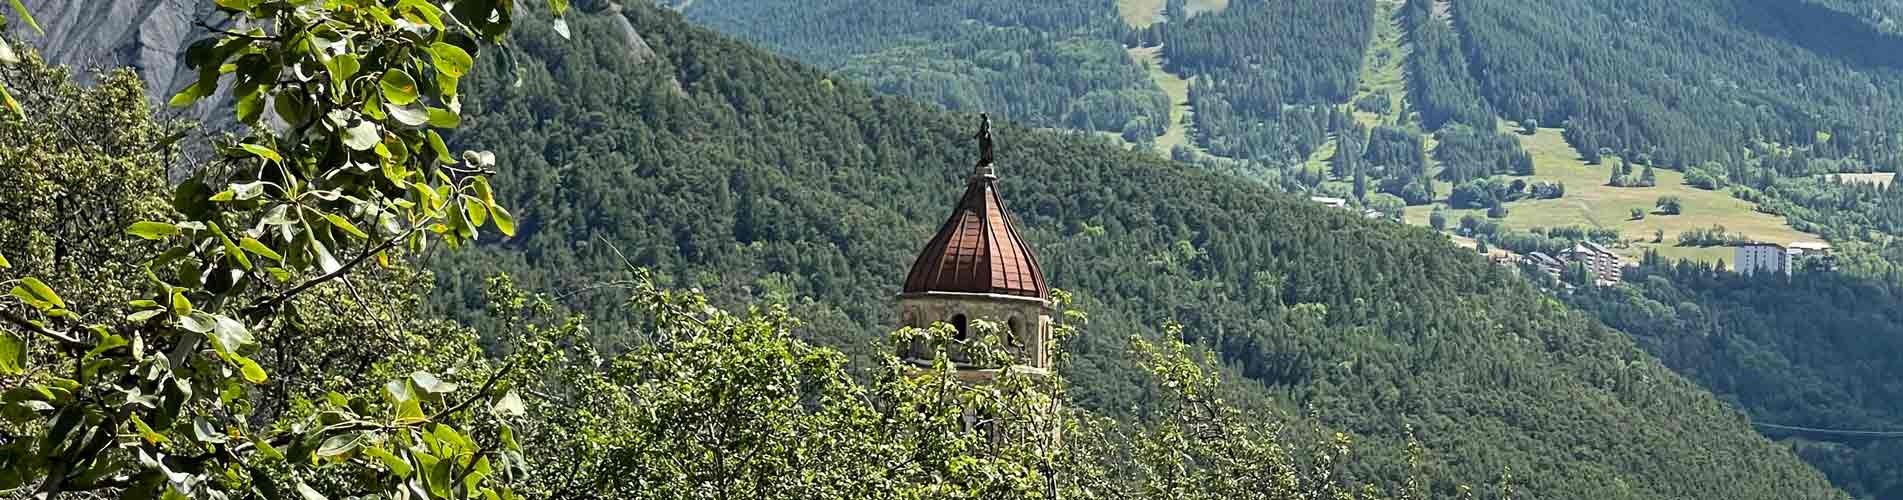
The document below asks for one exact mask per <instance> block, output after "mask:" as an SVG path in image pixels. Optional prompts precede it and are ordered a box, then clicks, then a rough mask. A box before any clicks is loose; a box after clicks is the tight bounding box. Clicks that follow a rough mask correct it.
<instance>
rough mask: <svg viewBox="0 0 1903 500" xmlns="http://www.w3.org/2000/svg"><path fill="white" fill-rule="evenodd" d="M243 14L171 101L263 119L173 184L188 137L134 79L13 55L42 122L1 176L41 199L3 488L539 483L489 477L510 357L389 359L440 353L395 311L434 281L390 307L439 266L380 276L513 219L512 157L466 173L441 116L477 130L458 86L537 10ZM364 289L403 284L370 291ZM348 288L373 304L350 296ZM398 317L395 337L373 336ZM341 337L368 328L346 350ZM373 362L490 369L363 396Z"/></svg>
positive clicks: (313, 491)
mask: <svg viewBox="0 0 1903 500" xmlns="http://www.w3.org/2000/svg"><path fill="white" fill-rule="evenodd" d="M15 5H16V6H17V5H18V3H17V2H16V3H15ZM218 7H219V9H220V10H221V11H223V12H224V13H225V14H227V15H229V16H231V18H232V19H233V20H234V23H233V26H234V27H233V28H231V29H214V30H213V33H212V34H213V37H212V38H209V39H206V40H202V41H200V42H198V43H196V44H194V45H193V46H192V47H191V49H190V50H189V51H188V52H187V55H186V59H187V61H186V62H187V64H189V65H190V66H191V67H193V68H195V69H196V70H197V71H198V73H199V78H198V80H197V82H196V83H194V84H193V85H191V86H190V87H188V88H186V89H185V90H184V91H182V92H180V93H179V94H178V95H177V96H175V97H173V98H172V99H171V102H172V104H174V105H186V104H189V103H191V102H192V101H194V100H196V99H199V98H202V97H204V96H207V95H210V94H211V93H212V91H213V90H214V89H216V88H217V87H219V86H220V85H222V84H229V85H232V86H233V88H234V92H233V93H234V94H235V95H236V96H237V101H236V103H235V107H234V111H235V113H236V114H237V118H238V121H239V122H240V123H241V124H243V125H245V126H247V128H248V130H247V131H246V132H245V134H244V135H242V136H240V137H227V138H225V139H222V140H219V141H217V144H216V148H217V155H218V156H217V157H216V158H214V159H212V161H211V162H210V163H208V164H205V165H202V166H200V167H199V168H198V169H197V171H196V173H195V174H194V176H193V177H192V178H190V179H188V180H186V181H184V182H181V183H179V184H177V185H175V186H169V193H167V191H168V189H167V188H168V186H166V185H165V183H164V181H163V177H162V176H160V175H158V169H159V167H160V166H162V165H165V164H167V162H168V161H170V159H169V158H167V157H164V156H162V155H160V154H159V153H161V152H164V151H167V150H169V148H170V146H171V144H172V143H173V142H175V141H177V140H179V139H180V138H182V137H183V136H184V135H186V134H184V133H183V132H182V131H180V132H179V133H177V134H174V135H170V136H162V134H165V133H166V132H168V130H166V127H164V126H161V125H159V124H156V123H154V122H153V121H152V120H151V118H150V115H149V114H148V113H147V111H145V105H144V103H145V99H144V97H143V96H142V95H140V92H139V91H138V89H140V88H141V87H140V86H139V85H138V84H137V82H136V81H135V80H134V79H133V78H132V77H131V76H129V74H127V73H123V72H122V73H116V74H114V75H110V76H108V77H107V78H106V79H105V80H104V82H103V84H102V85H101V86H100V87H99V88H97V89H94V90H80V89H77V88H74V87H73V86H72V84H70V83H68V82H67V79H66V77H65V75H64V74H63V73H62V72H60V71H58V70H54V69H51V68H48V67H46V66H44V65H42V64H40V63H39V61H37V58H36V56H32V55H31V54H29V56H28V60H27V61H26V63H25V64H22V65H15V66H10V67H9V68H8V69H6V70H5V71H6V72H5V73H4V76H6V79H7V80H8V82H9V83H8V85H9V87H12V86H14V85H18V86H19V87H18V89H19V92H20V93H21V94H22V101H24V103H25V105H26V106H25V107H27V108H29V109H32V110H35V113H33V114H31V115H29V114H26V113H14V114H11V115H8V116H5V117H4V118H0V119H4V120H5V121H0V127H4V128H5V129H6V133H5V134H4V138H3V139H0V141H5V146H4V147H0V152H4V154H5V155H6V156H7V157H8V158H7V159H6V161H5V162H4V164H5V165H7V170H6V172H5V173H4V174H0V175H5V176H6V177H7V178H8V179H7V180H8V181H9V182H6V183H5V186H6V189H7V190H9V192H8V195H7V196H6V199H7V200H8V201H7V203H9V204H14V203H18V204H19V205H20V206H19V207H17V209H9V210H8V211H7V212H6V213H5V217H6V218H7V219H8V220H7V221H6V222H4V223H0V225H4V226H9V227H11V228H12V229H15V230H14V231H7V232H6V235H5V236H0V238H4V239H5V240H4V243H5V244H4V245H0V248H5V250H4V252H3V253H4V254H10V255H13V256H15V257H16V258H18V259H20V260H21V261H22V262H23V264H22V267H21V269H20V271H21V272H18V273H14V272H9V274H8V275H7V276H6V277H5V278H6V281H5V283H6V284H7V285H8V286H11V291H10V294H9V295H10V296H9V299H8V300H7V301H5V302H4V303H0V319H4V320H5V321H4V323H3V324H4V326H3V327H0V328H4V331H0V359H5V360H6V362H5V363H3V364H0V375H4V376H5V377H6V379H5V390H6V393H5V399H4V401H5V405H4V406H3V407H0V410H3V411H4V413H5V417H6V420H7V423H8V425H7V428H6V429H5V434H6V436H7V437H8V439H6V440H5V444H4V452H3V453H0V490H12V489H16V488H26V491H30V492H31V493H32V494H33V495H34V496H36V497H52V496H55V495H58V494H60V493H62V492H67V491H98V490H105V491H114V492H116V493H117V494H118V495H120V496H125V497H130V498H146V497H177V496H188V497H213V498H222V497H229V496H245V495H250V494H256V495H261V496H265V497H279V496H284V495H285V494H286V492H291V491H295V492H297V494H300V495H302V496H304V497H306V498H320V497H323V496H325V492H326V491H329V492H331V493H332V494H342V495H349V496H360V495H369V494H378V495H387V496H406V497H407V496H414V497H418V498H450V497H466V496H489V497H497V496H501V497H511V496H513V494H512V493H511V492H510V491H509V490H508V489H507V488H503V489H501V490H499V491H498V490H497V489H495V488H493V487H492V486H491V484H490V483H487V482H485V479H486V478H487V477H488V476H490V475H492V474H495V473H497V472H508V471H509V470H510V469H512V468H517V467H519V463H520V460H519V459H511V457H512V456H513V455H512V454H513V453H514V449H515V447H514V445H513V443H514V441H513V439H512V438H511V437H510V430H509V428H508V426H507V425H506V424H505V423H504V419H507V418H510V417H514V416H519V415H520V413H521V411H520V404H519V403H514V402H515V401H519V400H518V399H516V398H515V397H514V396H513V395H512V393H504V392H500V389H502V388H501V387H497V385H496V384H495V382H497V381H498V380H499V377H500V376H501V375H502V374H503V373H504V372H506V371H507V370H499V371H492V370H490V369H489V368H487V367H486V363H485V362H484V361H483V360H481V359H480V358H473V357H472V356H470V354H473V353H471V352H466V351H465V352H462V353H457V352H455V351H456V349H455V346H462V347H464V348H467V347H468V346H471V345H473V344H472V343H470V342H467V341H466V340H467V339H468V338H469V336H468V335H467V334H466V333H465V334H462V335H459V336H448V337H450V338H452V339H453V338H456V337H461V338H463V339H465V341H464V342H460V343H458V342H446V343H444V344H438V345H439V346H442V348H441V350H437V351H432V352H431V353H430V354H442V355H443V356H433V355H424V356H409V355H406V354H405V353H406V352H408V350H403V349H398V350H394V351H388V350H380V349H378V348H379V347H384V346H379V345H377V344H378V343H379V341H381V342H386V343H396V344H398V345H402V344H407V343H423V342H416V339H406V338H405V334H403V333H399V332H401V331H403V330H404V329H405V327H415V326H418V325H415V324H414V320H407V321H406V318H408V317H407V316H404V315H401V314H400V313H401V312H402V310H401V309H396V310H394V311H392V310H391V308H401V307H402V306H405V305H408V306H410V307H412V308H413V307H414V306H415V302H414V300H413V299H414V298H415V297H416V296H415V295H409V298H410V300H406V301H401V302H399V301H392V300H389V299H388V297H389V295H388V293H389V292H390V290H389V288H390V287H391V286H392V285H402V284H411V285H414V284H415V283H417V280H416V279H415V277H414V276H413V275H411V274H409V273H406V272H404V271H401V270H400V269H391V270H387V271H366V268H367V267H369V266H367V265H366V263H368V262H372V261H375V262H377V263H379V264H383V265H384V266H385V267H386V268H388V267H392V266H393V265H392V264H391V262H393V260H396V261H400V260H399V259H401V256H402V255H404V254H415V253H420V252H422V251H424V249H425V248H426V247H427V242H428V241H429V240H430V239H437V240H439V241H442V242H444V243H447V244H449V245H450V246H455V245H457V244H458V243H461V242H465V241H468V240H472V239H474V238H476V236H477V229H478V228H480V227H482V226H485V225H493V226H494V227H496V228H497V229H499V230H501V231H502V232H503V233H511V232H513V221H512V219H511V217H510V214H509V212H508V211H507V210H506V209H504V208H502V207H499V206H496V205H495V203H494V197H493V194H492V193H491V191H490V189H489V187H488V184H487V180H486V177H487V176H488V175H489V174H490V173H492V172H493V168H494V159H493V155H489V154H476V153H469V154H465V155H463V157H462V160H461V161H458V160H457V159H456V157H455V156H453V155H451V153H450V152H449V150H448V148H447V147H446V146H445V145H444V143H443V141H442V139H441V137H440V136H439V135H438V134H437V132H436V131H435V130H433V129H435V128H453V127H455V126H456V125H457V123H458V122H459V121H460V118H459V115H460V104H459V102H460V101H459V100H458V98H457V87H458V83H457V82H458V79H459V78H460V77H461V76H463V74H464V73H465V72H467V71H468V70H469V68H470V67H471V65H472V59H471V56H470V54H471V53H472V52H474V51H475V50H476V48H477V45H478V44H481V43H496V42H499V41H500V40H501V39H502V36H503V34H504V33H506V31H507V30H508V28H509V24H510V22H511V21H510V20H511V13H510V11H511V10H512V6H511V5H510V4H508V3H506V2H502V3H498V2H482V1H476V2H460V3H457V4H455V5H454V6H453V7H450V6H448V5H447V4H445V5H438V4H436V3H432V2H426V1H407V2H400V3H398V4H395V5H384V4H383V3H380V2H359V1H350V0H338V1H328V2H323V3H319V4H305V3H297V4H294V3H292V2H288V1H268V0H265V1H253V2H219V3H218ZM446 8H447V9H448V10H445V9H446ZM553 8H554V10H555V11H556V12H557V13H559V12H560V11H561V9H562V6H561V5H554V6H553ZM452 26H453V28H452ZM558 28H559V26H558ZM6 55H9V56H11V55H12V54H11V53H9V54H6ZM226 75H230V78H226ZM9 105H10V107H12V106H11V102H9ZM267 107H268V108H269V109H268V110H267ZM16 109H17V108H16ZM42 112H44V113H48V114H46V115H42V114H40V113H42ZM267 117H268V118H269V119H270V121H269V122H267ZM267 123H273V124H276V125H278V126H275V127H266V126H265V125H266V124H267ZM361 228H369V230H368V231H366V230H364V229H361ZM128 235H129V236H128ZM131 237H137V238H138V239H141V240H145V242H133V241H127V240H128V239H130V238H131ZM10 264H11V262H4V261H0V267H7V266H9V265H10ZM107 273H110V274H107ZM368 273H381V274H384V275H385V276H381V277H377V278H373V279H363V278H364V277H365V275H366V274H368ZM346 279H351V281H348V282H346V281H344V280H346ZM360 281H376V282H377V283H376V284H374V285H372V286H371V287H369V288H372V290H371V291H372V292H382V293H384V294H385V295H381V296H380V297H379V298H384V299H385V300H383V301H381V302H368V301H366V300H364V299H363V290H362V288H365V287H359V286H357V285H359V284H361V283H360ZM338 285H345V288H344V290H346V291H348V292H349V296H350V300H343V298H342V297H340V296H338V295H337V294H338V293H339V292H338ZM378 285H380V286H378ZM62 291H63V292H64V295H62ZM346 304H349V305H354V306H356V308H357V310H356V311H347V310H345V309H341V308H336V307H335V306H340V305H346ZM380 311H381V312H383V313H384V314H381V315H379V314H378V313H379V312H380ZM392 313H397V314H394V315H393V314H392ZM379 326H380V327H382V328H383V332H384V333H385V334H384V335H383V336H382V337H381V338H378V336H364V335H363V332H365V331H376V330H375V328H376V327H379ZM434 330H453V329H450V328H444V327H440V326H439V327H437V328H434ZM411 331H414V330H411ZM327 332H344V333H348V334H350V335H352V336H354V337H356V338H357V339H362V340H363V342H355V341H352V342H337V343H327V342H323V340H324V338H325V336H326V333H327ZM431 333H436V335H429V334H421V335H423V336H424V338H434V337H439V336H447V335H442V334H441V333H440V332H431ZM393 352H394V353H395V354H394V355H392V353H393ZM353 353H354V354H358V356H350V354H353ZM307 354H314V355H317V356H318V357H315V358H304V357H302V356H303V355H307ZM292 356H297V357H292ZM378 357H383V358H384V359H383V360H382V361H375V360H376V359H377V358H378ZM307 362H315V363H318V364H319V366H320V368H317V369H312V368H310V365H308V364H305V363H307ZM340 362H341V363H344V364H343V365H341V366H334V365H333V366H325V365H326V364H329V363H340ZM351 364H355V365H356V367H357V368H360V369H361V368H370V369H369V370H359V371H353V372H349V373H352V374H356V375H369V374H379V375H389V374H387V373H381V372H385V371H388V367H392V366H414V367H417V368H424V367H430V368H451V370H452V371H448V372H445V376H449V375H452V374H453V375H456V376H457V377H452V378H461V377H486V378H485V379H483V380H486V381H485V382H484V383H482V385H481V387H480V389H479V390H477V391H474V392H473V393H472V392H471V391H459V390H458V389H459V385H458V384H457V383H456V382H454V381H445V380H443V379H442V378H439V377H438V376H437V375H433V374H432V372H431V371H426V370H419V371H414V372H406V373H403V374H401V375H399V376H397V377H395V378H393V379H391V381H390V382H389V383H388V384H381V385H374V386H369V385H366V386H362V387H380V388H381V391H375V390H355V391H352V390H351V389H352V388H353V386H356V385H358V384H363V382H361V381H356V382H344V381H338V380H335V379H333V377H336V376H337V375H339V374H340V373H343V372H339V371H336V370H338V369H344V368H346V367H349V366H350V365H351ZM431 365H434V366H431ZM459 365H461V366H459ZM274 372H275V373H277V375H278V376H279V377H284V378H273V377H272V374H273V373H274ZM358 388H359V389H361V387H358ZM327 389H329V390H335V391H342V392H328V393H326V392H323V391H325V390H327ZM378 392H380V393H381V394H380V396H381V397H379V394H378ZM351 394H354V395H355V397H353V396H352V395H351ZM492 400H493V402H494V411H493V412H492V411H490V410H491V407H492V405H491V402H492Z"/></svg>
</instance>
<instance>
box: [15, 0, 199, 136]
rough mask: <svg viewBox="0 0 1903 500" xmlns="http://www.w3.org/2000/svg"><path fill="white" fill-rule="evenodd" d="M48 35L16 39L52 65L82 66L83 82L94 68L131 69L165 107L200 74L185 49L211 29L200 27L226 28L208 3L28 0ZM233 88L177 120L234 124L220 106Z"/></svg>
mask: <svg viewBox="0 0 1903 500" xmlns="http://www.w3.org/2000/svg"><path fill="white" fill-rule="evenodd" d="M24 3H25V4H26V8H27V9H28V10H30V11H32V12H33V17H34V18H35V19H37V20H39V22H40V25H41V26H42V27H44V28H46V36H44V37H41V36H36V35H35V34H33V33H31V32H30V31H28V30H14V35H15V36H18V37H20V38H22V39H24V40H25V41H26V42H28V43H31V44H33V45H34V46H36V47H38V48H39V50H40V53H41V54H42V55H44V56H45V57H46V59H47V60H48V61H51V62H56V63H60V64H65V65H68V66H72V67H74V68H77V69H78V71H75V72H74V74H75V75H76V76H79V77H80V78H82V79H86V78H90V77H91V76H92V71H90V70H92V69H112V68H119V67H131V68H132V69H133V70H134V71H137V72H138V73H139V77H140V78H143V79H145V82H146V90H147V92H146V94H147V95H149V96H151V99H152V102H153V103H154V104H163V103H164V102H165V100H167V99H169V98H170V96H171V95H172V93H174V92H176V91H177V90H178V89H182V88H185V87H186V86H188V85H191V82H192V80H193V79H194V78H196V77H197V76H196V74H195V73H193V72H192V71H191V69H190V68H186V67H185V63H184V58H183V55H184V53H185V48H186V47H187V46H189V45H191V43H192V42H193V41H195V40H197V39H199V38H202V37H203V36H204V35H205V33H206V30H205V29H204V28H203V27H200V24H201V23H202V24H209V25H213V26H218V25H222V24H224V23H223V17H224V16H222V15H219V14H217V13H216V12H215V11H214V8H213V4H212V3H211V2H209V1H205V0H24ZM229 97H230V95H229V93H228V89H220V93H219V95H217V96H215V97H214V98H212V99H206V100H204V101H200V104H197V105H195V106H193V107H191V108H188V109H183V110H178V111H176V112H175V113H178V114H177V115H176V116H178V117H180V118H185V119H189V120H197V121H199V122H203V123H207V124H213V123H217V122H220V120H223V121H229V120H230V119H229V118H224V117H223V116H222V115H223V114H222V113H216V111H217V110H218V109H220V108H222V106H221V103H223V102H226V101H228V100H229Z"/></svg>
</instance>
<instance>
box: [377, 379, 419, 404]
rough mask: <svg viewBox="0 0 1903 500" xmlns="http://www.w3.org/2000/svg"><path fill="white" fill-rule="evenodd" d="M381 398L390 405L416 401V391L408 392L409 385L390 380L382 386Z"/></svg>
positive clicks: (400, 381)
mask: <svg viewBox="0 0 1903 500" xmlns="http://www.w3.org/2000/svg"><path fill="white" fill-rule="evenodd" d="M383 397H384V399H388V400H390V402H391V403H402V402H404V401H414V400H416V391H412V390H410V384H409V383H407V382H404V381H403V380H400V379H399V380H391V381H389V382H387V383H384V384H383Z"/></svg>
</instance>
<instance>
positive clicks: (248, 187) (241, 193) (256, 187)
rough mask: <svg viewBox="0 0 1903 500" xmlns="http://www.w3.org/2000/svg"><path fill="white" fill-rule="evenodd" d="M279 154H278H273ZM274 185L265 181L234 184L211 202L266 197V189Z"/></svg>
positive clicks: (213, 197)
mask: <svg viewBox="0 0 1903 500" xmlns="http://www.w3.org/2000/svg"><path fill="white" fill-rule="evenodd" d="M272 154H274V155H275V154H277V153H272ZM270 185H273V184H271V183H269V182H265V181H257V182H247V183H244V184H232V185H231V187H230V188H227V189H225V190H224V191H221V192H219V193H218V194H215V195H212V196H211V201H233V200H238V201H243V200H249V199H252V198H257V197H259V196H264V187H265V186H270Z"/></svg>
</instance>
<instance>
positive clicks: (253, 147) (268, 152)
mask: <svg viewBox="0 0 1903 500" xmlns="http://www.w3.org/2000/svg"><path fill="white" fill-rule="evenodd" d="M238 147H239V148H242V149H244V150H245V151H249V152H251V154H254V155H258V157H259V158H264V159H267V160H271V161H275V162H278V163H283V162H284V157H282V156H278V152H277V151H276V150H273V149H271V148H269V147H265V146H262V145H258V144H250V143H246V144H239V145H238Z"/></svg>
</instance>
